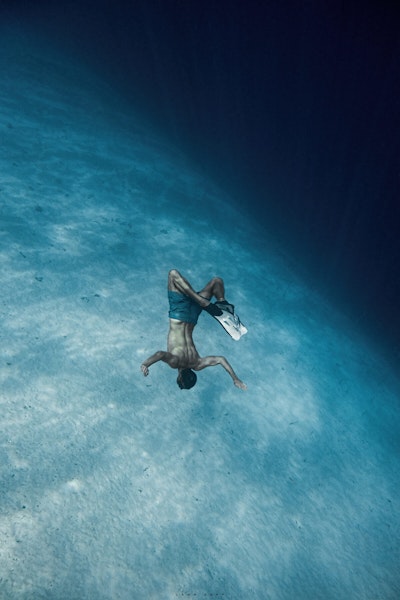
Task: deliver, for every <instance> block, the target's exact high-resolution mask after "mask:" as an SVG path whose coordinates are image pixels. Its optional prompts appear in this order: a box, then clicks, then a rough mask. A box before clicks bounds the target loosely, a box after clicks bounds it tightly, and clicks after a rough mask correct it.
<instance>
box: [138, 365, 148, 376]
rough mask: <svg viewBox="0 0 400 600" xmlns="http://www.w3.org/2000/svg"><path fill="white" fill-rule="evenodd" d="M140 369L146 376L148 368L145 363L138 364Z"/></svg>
mask: <svg viewBox="0 0 400 600" xmlns="http://www.w3.org/2000/svg"><path fill="white" fill-rule="evenodd" d="M140 370H141V371H142V373H143V375H144V376H145V377H147V375H148V374H149V369H148V367H146V365H140Z"/></svg>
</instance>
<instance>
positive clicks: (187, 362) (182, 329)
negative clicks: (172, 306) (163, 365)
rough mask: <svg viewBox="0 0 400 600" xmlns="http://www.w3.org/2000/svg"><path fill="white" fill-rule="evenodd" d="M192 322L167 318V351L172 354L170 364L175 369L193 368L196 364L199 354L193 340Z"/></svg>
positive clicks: (193, 326)
mask: <svg viewBox="0 0 400 600" xmlns="http://www.w3.org/2000/svg"><path fill="white" fill-rule="evenodd" d="M194 328H195V325H194V324H193V323H185V322H183V321H178V320H176V319H170V320H169V332H168V342H167V351H168V353H169V354H171V355H172V357H173V359H172V363H173V364H171V363H170V361H168V362H169V364H170V366H173V368H175V369H193V368H195V367H196V366H197V365H198V362H199V360H200V355H199V353H198V352H197V350H196V346H195V345H194V342H193V337H192V335H193V329H194Z"/></svg>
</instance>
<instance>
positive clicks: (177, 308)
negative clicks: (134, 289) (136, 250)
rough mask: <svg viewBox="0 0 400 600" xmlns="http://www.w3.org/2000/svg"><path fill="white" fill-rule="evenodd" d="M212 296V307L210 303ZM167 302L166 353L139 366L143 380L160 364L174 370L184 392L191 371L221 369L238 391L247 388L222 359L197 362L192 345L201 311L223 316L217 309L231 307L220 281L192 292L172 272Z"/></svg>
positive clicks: (192, 379)
mask: <svg viewBox="0 0 400 600" xmlns="http://www.w3.org/2000/svg"><path fill="white" fill-rule="evenodd" d="M213 296H215V298H216V300H217V301H216V303H215V304H214V303H212V302H210V300H211V298H212V297H213ZM168 300H169V332H168V343H167V351H166V352H164V351H163V350H158V351H157V352H155V353H154V354H152V356H149V358H147V359H146V360H145V361H144V362H143V363H142V365H141V367H140V368H141V371H142V373H143V375H144V376H145V377H147V375H148V374H149V367H150V366H151V365H153V364H154V363H156V362H158V361H159V360H162V361H163V362H165V363H167V365H169V366H170V367H171V368H172V369H178V378H177V380H176V382H177V384H178V386H179V387H180V388H181V390H182V389H184V390H189V389H190V388H192V387H193V386H194V385H195V384H196V381H197V375H196V373H195V372H194V371H201V370H202V369H205V368H206V367H213V366H215V365H221V366H222V367H223V368H224V369H225V370H226V371H227V372H228V373H229V375H230V376H231V377H232V379H233V383H234V384H235V386H236V387H238V388H239V389H241V390H245V389H247V386H246V385H245V384H244V383H243V381H241V380H240V379H239V378H238V376H237V375H236V373H235V372H234V370H233V369H232V367H231V365H230V364H229V363H228V361H227V360H226V358H225V357H224V356H205V357H204V358H201V356H200V355H199V353H198V352H197V350H196V346H195V345H194V342H193V337H192V335H193V330H194V328H195V326H196V324H197V319H198V317H199V315H200V313H201V311H202V310H205V311H207V312H208V313H209V314H211V315H212V316H214V317H217V316H220V315H222V314H223V311H222V310H221V308H219V306H221V307H222V308H224V309H226V310H232V312H233V307H232V305H231V304H229V303H228V302H227V301H226V300H225V287H224V282H223V280H222V279H221V278H220V277H213V279H211V280H210V281H209V282H208V283H207V284H206V285H205V286H204V288H203V289H202V290H201V291H200V292H198V293H197V292H195V291H194V290H193V288H192V286H191V285H190V283H189V282H188V281H187V280H186V279H185V278H184V277H182V275H181V274H180V273H179V271H177V270H176V269H172V270H171V271H170V272H169V274H168Z"/></svg>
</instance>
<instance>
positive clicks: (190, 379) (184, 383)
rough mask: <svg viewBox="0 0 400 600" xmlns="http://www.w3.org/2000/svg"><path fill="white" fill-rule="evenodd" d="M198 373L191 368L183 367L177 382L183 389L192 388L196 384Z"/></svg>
mask: <svg viewBox="0 0 400 600" xmlns="http://www.w3.org/2000/svg"><path fill="white" fill-rule="evenodd" d="M196 381H197V375H196V373H195V372H194V371H192V370H191V369H182V370H181V371H180V372H179V375H178V379H177V380H176V383H177V384H178V385H179V387H180V388H181V390H190V388H192V387H193V386H194V385H196Z"/></svg>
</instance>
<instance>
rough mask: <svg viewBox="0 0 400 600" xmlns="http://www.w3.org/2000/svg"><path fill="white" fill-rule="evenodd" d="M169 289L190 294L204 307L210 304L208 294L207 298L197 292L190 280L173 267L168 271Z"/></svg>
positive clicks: (190, 296)
mask: <svg viewBox="0 0 400 600" xmlns="http://www.w3.org/2000/svg"><path fill="white" fill-rule="evenodd" d="M168 289H169V290H170V291H171V292H179V293H180V294H185V296H189V298H192V300H194V301H195V302H197V304H199V305H200V306H201V307H202V308H205V307H206V306H208V305H209V301H208V296H207V295H206V294H204V296H205V298H207V299H205V298H202V297H201V295H200V294H197V292H195V291H194V289H193V288H192V286H191V285H190V283H189V282H188V280H187V279H185V278H184V277H183V276H182V275H181V274H180V273H179V271H177V270H176V269H171V271H170V272H169V273H168ZM210 298H211V296H210Z"/></svg>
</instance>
